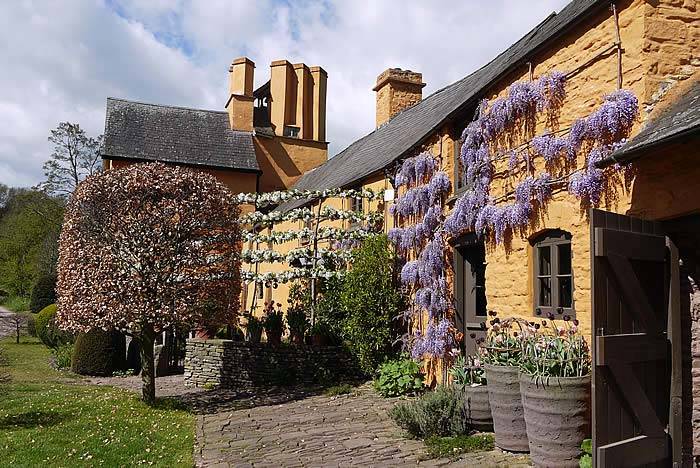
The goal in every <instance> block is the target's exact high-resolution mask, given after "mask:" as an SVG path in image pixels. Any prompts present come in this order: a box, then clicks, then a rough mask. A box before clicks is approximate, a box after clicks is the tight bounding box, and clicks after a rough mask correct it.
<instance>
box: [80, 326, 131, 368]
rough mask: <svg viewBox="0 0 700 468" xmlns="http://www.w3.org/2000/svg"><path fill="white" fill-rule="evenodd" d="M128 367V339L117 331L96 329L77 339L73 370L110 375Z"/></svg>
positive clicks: (81, 334) (82, 334)
mask: <svg viewBox="0 0 700 468" xmlns="http://www.w3.org/2000/svg"><path fill="white" fill-rule="evenodd" d="M125 369H126V339H125V337H124V335H122V334H121V333H119V332H117V331H110V332H106V331H103V330H99V329H95V330H91V331H89V332H87V333H80V334H79V335H78V337H77V338H76V339H75V347H74V349H73V359H72V362H71V370H72V371H73V372H75V373H76V374H80V375H96V376H110V375H112V374H113V373H114V371H121V370H125Z"/></svg>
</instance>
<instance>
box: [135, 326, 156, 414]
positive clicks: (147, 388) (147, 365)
mask: <svg viewBox="0 0 700 468" xmlns="http://www.w3.org/2000/svg"><path fill="white" fill-rule="evenodd" d="M155 337H156V334H155V332H154V331H153V327H152V326H151V325H146V326H144V328H143V330H141V333H140V334H139V341H140V342H141V399H142V400H143V401H144V402H146V403H147V404H149V405H153V404H154V403H155V402H156V373H155V366H154V363H153V343H154V342H155Z"/></svg>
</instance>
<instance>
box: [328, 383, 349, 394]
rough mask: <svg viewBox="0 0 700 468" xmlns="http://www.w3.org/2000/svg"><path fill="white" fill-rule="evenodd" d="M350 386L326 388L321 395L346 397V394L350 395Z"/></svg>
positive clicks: (342, 385)
mask: <svg viewBox="0 0 700 468" xmlns="http://www.w3.org/2000/svg"><path fill="white" fill-rule="evenodd" d="M352 388H353V387H352V385H350V384H347V383H345V384H340V385H333V386H332V387H328V388H327V389H325V390H324V391H323V394H324V395H326V396H338V395H346V394H348V393H352Z"/></svg>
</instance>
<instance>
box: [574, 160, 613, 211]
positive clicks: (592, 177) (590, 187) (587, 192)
mask: <svg viewBox="0 0 700 468" xmlns="http://www.w3.org/2000/svg"><path fill="white" fill-rule="evenodd" d="M604 188H605V179H604V177H603V171H601V170H600V169H595V168H586V169H582V170H580V171H576V172H574V173H573V174H572V175H571V177H570V178H569V192H570V193H571V194H573V195H574V196H576V197H578V198H580V199H581V200H583V201H584V202H586V203H587V204H589V205H590V206H598V204H599V203H600V199H601V197H602V195H603V190H604Z"/></svg>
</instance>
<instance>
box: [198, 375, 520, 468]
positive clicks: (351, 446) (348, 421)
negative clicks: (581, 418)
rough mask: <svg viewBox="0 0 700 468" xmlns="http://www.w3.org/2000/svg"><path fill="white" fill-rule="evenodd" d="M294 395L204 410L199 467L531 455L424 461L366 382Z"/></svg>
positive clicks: (464, 462)
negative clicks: (347, 390)
mask: <svg viewBox="0 0 700 468" xmlns="http://www.w3.org/2000/svg"><path fill="white" fill-rule="evenodd" d="M294 397H295V398H298V399H292V400H291V401H287V402H283V403H278V404H275V403H274V402H273V401H269V402H266V401H265V397H260V396H258V397H257V398H256V399H255V401H254V400H253V399H246V398H232V399H231V401H230V402H229V405H227V404H225V403H224V404H222V401H221V399H220V398H217V399H216V400H214V399H212V403H213V402H214V401H217V405H216V407H215V408H213V409H212V410H211V411H207V408H206V406H204V407H200V414H199V415H198V416H197V442H196V445H195V461H196V463H197V466H201V467H219V466H222V467H224V466H235V467H246V466H254V467H259V466H261V467H262V466H270V467H297V466H299V467H302V466H303V467H306V466H309V467H317V466H318V467H321V466H323V467H334V466H343V467H344V466H347V467H350V466H353V467H355V466H359V467H373V466H377V467H379V466H446V467H457V466H459V467H464V466H479V467H497V466H508V467H523V466H529V465H528V458H527V457H526V456H516V455H512V454H507V453H503V452H501V451H499V450H494V451H491V452H481V453H474V454H468V455H466V456H464V457H463V458H461V459H459V460H446V459H441V460H423V459H424V458H425V453H424V448H423V443H422V442H421V441H416V440H408V439H405V438H403V437H402V436H401V433H400V429H399V428H398V427H397V426H396V425H395V424H394V423H393V421H391V419H390V418H389V416H388V414H387V411H388V409H389V408H391V406H392V405H393V404H394V401H393V400H387V399H383V398H381V397H379V396H377V395H376V394H375V393H374V391H373V390H372V389H371V387H370V386H368V385H363V386H361V387H359V388H358V389H357V390H356V392H355V393H354V394H350V395H341V396H338V397H328V396H324V395H311V396H306V397H304V395H296V396H294ZM266 403H267V404H266ZM421 460H423V461H421Z"/></svg>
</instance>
